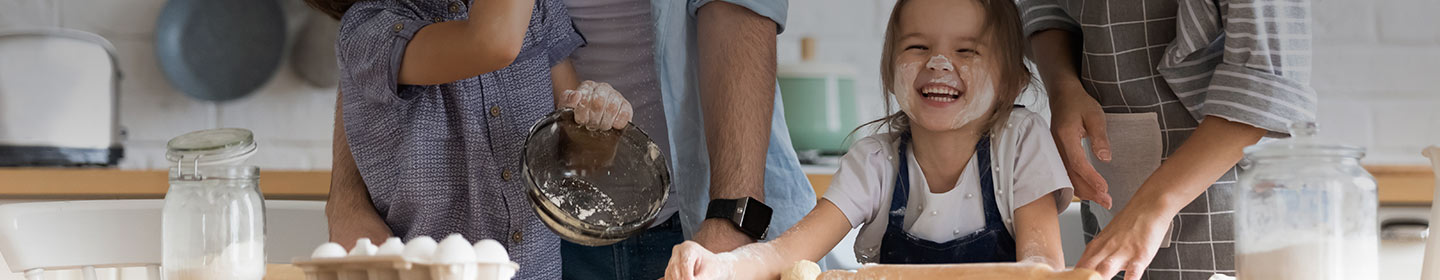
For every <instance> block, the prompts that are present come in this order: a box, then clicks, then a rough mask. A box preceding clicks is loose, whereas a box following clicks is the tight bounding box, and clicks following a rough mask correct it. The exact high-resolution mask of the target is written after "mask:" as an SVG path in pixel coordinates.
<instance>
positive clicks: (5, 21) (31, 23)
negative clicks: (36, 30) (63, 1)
mask: <svg viewBox="0 0 1440 280" xmlns="http://www.w3.org/2000/svg"><path fill="white" fill-rule="evenodd" d="M58 25H60V16H59V13H58V10H57V9H56V8H55V2H52V1H49V0H0V29H9V28H32V27H54V26H58Z"/></svg>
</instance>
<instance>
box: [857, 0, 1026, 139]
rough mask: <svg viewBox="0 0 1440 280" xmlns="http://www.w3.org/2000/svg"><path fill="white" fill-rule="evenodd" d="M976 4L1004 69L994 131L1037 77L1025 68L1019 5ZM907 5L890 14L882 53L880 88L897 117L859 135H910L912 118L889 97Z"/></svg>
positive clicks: (1010, 0)
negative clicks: (885, 130) (885, 131)
mask: <svg viewBox="0 0 1440 280" xmlns="http://www.w3.org/2000/svg"><path fill="white" fill-rule="evenodd" d="M973 1H976V2H978V3H979V4H980V6H981V7H982V9H984V10H985V11H984V15H985V34H986V35H989V37H990V38H991V41H990V44H991V46H992V47H993V49H994V51H993V52H992V53H994V54H996V56H994V57H995V58H996V59H998V62H999V64H998V66H999V68H1000V69H999V71H1000V75H999V78H1000V81H999V83H997V84H996V91H995V93H996V94H998V95H999V96H997V98H996V100H995V104H994V105H993V106H994V107H993V108H991V115H990V118H988V119H986V120H985V122H986V123H987V124H988V127H990V128H991V129H992V130H993V129H994V128H997V127H999V124H1002V123H1004V120H1005V119H1006V118H1008V117H1009V116H1010V111H1011V109H1012V108H1013V107H1014V103H1015V98H1017V97H1019V96H1020V93H1021V92H1023V91H1025V87H1027V86H1029V85H1030V81H1032V79H1033V77H1031V74H1030V68H1029V67H1026V66H1025V47H1026V45H1025V36H1024V31H1023V29H1021V28H1022V27H1023V25H1022V24H1021V20H1020V11H1019V9H1018V8H1016V7H1015V1H1014V0H973ZM907 2H910V1H908V0H899V1H896V3H895V8H894V10H892V11H891V12H890V23H889V24H888V25H886V28H885V45H884V46H883V47H882V50H881V53H880V86H881V87H882V88H884V89H885V94H886V96H887V97H886V98H885V111H886V112H891V111H894V112H895V113H892V114H890V115H887V116H885V117H882V118H880V119H878V120H873V121H870V122H867V123H865V124H862V125H860V127H858V128H855V132H858V131H860V129H861V128H864V127H866V126H872V125H873V126H874V128H875V131H877V132H878V131H879V130H880V129H881V128H882V127H888V128H889V130H890V132H909V131H910V117H909V116H906V115H905V112H903V111H898V110H894V104H892V103H893V102H891V101H890V98H888V96H889V95H893V94H895V89H893V88H891V87H892V86H894V80H895V77H894V75H895V67H894V66H895V57H896V55H897V52H896V51H897V50H898V49H897V48H896V46H895V43H896V42H895V41H896V40H899V39H900V38H899V36H900V34H899V33H900V30H899V28H900V8H901V7H904V6H905V3H907ZM853 133H854V132H852V134H853Z"/></svg>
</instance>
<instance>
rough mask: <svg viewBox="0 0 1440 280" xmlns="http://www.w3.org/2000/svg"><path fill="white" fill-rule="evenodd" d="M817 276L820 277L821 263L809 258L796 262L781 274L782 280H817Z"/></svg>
mask: <svg viewBox="0 0 1440 280" xmlns="http://www.w3.org/2000/svg"><path fill="white" fill-rule="evenodd" d="M817 277H820V265H818V264H815V262H812V261H808V260H801V261H798V262H795V266H791V267H790V270H786V271H785V273H783V274H780V280H815V278H817Z"/></svg>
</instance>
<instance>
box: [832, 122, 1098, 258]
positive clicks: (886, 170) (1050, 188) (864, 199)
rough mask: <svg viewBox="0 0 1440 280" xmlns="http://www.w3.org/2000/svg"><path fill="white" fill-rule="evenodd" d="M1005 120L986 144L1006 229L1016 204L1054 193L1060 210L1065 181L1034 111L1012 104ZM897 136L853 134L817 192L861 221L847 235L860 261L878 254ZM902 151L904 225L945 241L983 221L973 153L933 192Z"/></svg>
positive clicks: (1067, 189)
mask: <svg viewBox="0 0 1440 280" xmlns="http://www.w3.org/2000/svg"><path fill="white" fill-rule="evenodd" d="M1006 123H1007V125H1006V126H1005V128H1003V129H1001V131H1000V132H999V133H997V134H996V135H993V136H991V140H990V141H991V142H990V145H991V148H990V149H991V156H992V159H991V162H992V164H993V166H992V172H994V174H995V176H993V177H994V178H995V179H996V180H995V184H994V187H995V189H996V192H995V200H996V204H997V207H998V208H999V209H1000V211H1001V216H1003V218H1004V219H1005V222H1006V227H1007V228H1009V229H1010V230H1011V231H1012V232H1013V231H1014V224H1013V222H1011V221H1012V220H1011V219H1012V218H1010V217H1013V216H1014V215H1013V213H1014V211H1015V209H1016V208H1019V207H1021V206H1024V205H1026V204H1029V203H1031V202H1034V201H1036V200H1038V199H1041V198H1047V197H1048V198H1052V199H1054V200H1055V205H1056V208H1057V209H1059V210H1060V211H1064V209H1065V208H1066V207H1067V206H1069V205H1070V199H1071V196H1072V195H1073V189H1072V188H1071V185H1070V179H1069V177H1068V176H1066V174H1065V165H1064V163H1063V162H1061V161H1060V153H1059V151H1058V150H1057V149H1056V148H1055V143H1054V140H1053V139H1052V138H1051V136H1050V129H1049V128H1048V127H1047V126H1046V125H1045V121H1044V120H1043V119H1041V118H1040V115H1038V114H1035V113H1034V112H1031V111H1029V110H1025V109H1024V108H1016V109H1015V110H1014V111H1012V113H1011V115H1010V118H1009V119H1008V120H1006ZM899 141H900V139H899V134H895V133H885V134H878V135H873V136H870V137H865V138H863V139H860V141H856V142H855V144H854V145H852V146H851V147H850V151H849V152H848V153H846V154H845V157H844V158H843V159H841V163H840V170H839V171H837V172H836V173H835V177H834V179H833V180H832V181H831V183H830V188H829V189H828V190H826V192H825V195H824V198H825V199H826V200H829V201H830V202H831V203H834V204H835V205H836V206H838V207H839V208H840V212H842V213H844V214H845V217H846V218H847V219H849V220H850V226H851V227H852V228H853V227H861V229H860V234H859V236H857V237H856V240H855V254H856V258H857V259H859V261H861V262H875V261H877V260H878V255H879V254H878V253H879V247H880V240H881V239H882V238H883V237H884V235H885V225H886V223H887V222H888V220H889V215H888V212H889V210H890V196H891V195H892V194H893V187H894V186H895V177H896V174H895V173H896V172H897V171H899V169H898V168H897V165H896V164H898V163H899V160H897V159H896V155H898V151H897V150H896V149H897V148H899V144H900V142H899ZM907 154H910V156H908V157H906V159H905V162H906V164H909V165H910V166H909V172H910V174H909V176H910V197H909V198H908V199H909V200H907V202H906V203H907V204H908V205H909V207H907V208H906V213H905V214H906V215H905V217H906V218H905V231H906V232H909V233H910V234H912V235H915V236H917V237H920V238H923V239H927V240H930V241H935V242H946V241H950V240H954V239H955V238H957V237H961V236H965V235H968V234H970V233H971V232H974V231H976V230H980V229H982V228H984V226H985V214H984V208H983V206H984V205H983V203H982V202H983V198H982V197H981V193H980V186H981V184H980V176H979V172H980V171H979V167H977V166H975V163H976V160H975V158H974V156H973V155H972V156H971V159H970V161H969V163H967V164H966V166H965V167H964V168H965V169H964V170H963V171H962V173H961V175H960V179H959V180H958V181H957V182H956V186H955V188H954V189H953V190H950V191H948V192H946V193H938V194H937V193H931V192H930V189H929V187H928V185H927V184H926V182H925V175H924V174H923V172H924V171H923V170H921V169H920V167H919V165H918V164H917V163H915V160H914V154H913V153H907ZM1000 157H1008V158H1000ZM1000 174H1013V176H1008V177H1006V176H1001V175H1000ZM1002 179H1003V180H1002ZM1052 193H1054V195H1051V194H1052ZM1056 214H1057V215H1058V214H1059V213H1058V212H1057V213H1056Z"/></svg>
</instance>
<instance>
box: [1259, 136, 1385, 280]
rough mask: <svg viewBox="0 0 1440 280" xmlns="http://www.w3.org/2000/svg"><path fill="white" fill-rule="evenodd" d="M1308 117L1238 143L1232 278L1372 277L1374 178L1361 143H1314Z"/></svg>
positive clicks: (1316, 279) (1349, 279) (1362, 279)
mask: <svg viewBox="0 0 1440 280" xmlns="http://www.w3.org/2000/svg"><path fill="white" fill-rule="evenodd" d="M1315 131H1316V126H1315V124H1314V123H1300V124H1294V125H1291V126H1290V135H1291V138H1289V139H1281V140H1273V141H1262V143H1261V144H1258V145H1254V146H1250V147H1246V148H1245V160H1244V161H1242V162H1241V165H1240V166H1241V172H1240V180H1239V184H1238V185H1237V186H1236V188H1235V191H1236V193H1237V194H1236V196H1235V201H1234V203H1235V220H1234V221H1235V254H1236V260H1235V261H1236V269H1237V273H1238V274H1239V275H1238V276H1239V279H1264V280H1289V279H1305V280H1327V279H1346V280H1371V279H1376V278H1377V277H1378V273H1379V272H1378V270H1377V269H1376V266H1377V261H1378V259H1377V254H1378V251H1377V250H1378V244H1379V240H1378V238H1377V237H1378V235H1377V233H1376V232H1377V229H1378V226H1377V224H1376V216H1375V212H1376V207H1378V205H1379V203H1378V201H1377V198H1376V188H1375V178H1374V177H1372V176H1371V175H1370V173H1369V172H1366V171H1365V169H1364V168H1362V167H1361V166H1360V158H1361V157H1363V156H1364V155H1365V150H1364V149H1363V148H1359V147H1355V146H1347V145H1337V144H1327V143H1321V141H1319V140H1318V139H1315Z"/></svg>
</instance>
